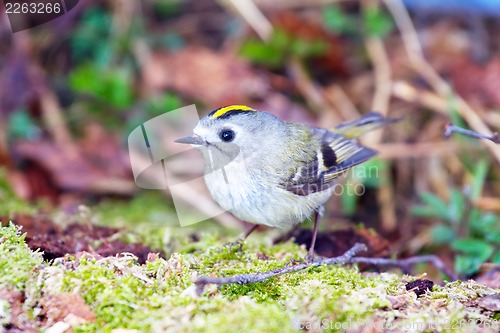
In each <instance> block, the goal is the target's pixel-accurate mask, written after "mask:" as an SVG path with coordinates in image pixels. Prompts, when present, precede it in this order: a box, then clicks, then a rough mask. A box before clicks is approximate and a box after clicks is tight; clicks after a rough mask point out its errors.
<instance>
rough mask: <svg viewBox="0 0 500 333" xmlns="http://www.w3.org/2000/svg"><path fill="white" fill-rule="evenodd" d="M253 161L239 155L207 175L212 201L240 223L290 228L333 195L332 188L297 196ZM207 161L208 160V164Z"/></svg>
mask: <svg viewBox="0 0 500 333" xmlns="http://www.w3.org/2000/svg"><path fill="white" fill-rule="evenodd" d="M248 161H251V159H248V158H247V159H245V160H243V158H242V157H241V155H239V156H238V157H237V158H236V159H235V160H233V161H232V162H230V163H229V164H227V165H226V166H224V167H223V168H222V169H218V170H215V171H213V172H208V173H205V183H206V185H207V187H208V190H209V191H210V193H211V195H212V197H213V199H214V200H215V201H216V202H217V203H218V204H219V205H220V206H221V207H222V208H223V209H225V210H227V211H229V212H231V213H232V214H233V215H235V216H236V217H238V218H240V219H241V220H244V221H247V222H250V223H255V224H263V225H267V226H270V227H281V228H284V227H287V226H292V225H295V224H297V223H300V222H302V221H303V220H305V219H306V218H308V217H309V216H310V215H312V213H313V212H314V210H315V209H317V208H318V206H320V205H322V204H323V203H324V202H325V201H326V200H327V199H328V198H329V197H330V195H331V192H332V190H333V189H330V190H327V191H323V192H318V193H313V194H310V195H308V196H298V195H295V194H293V193H290V192H288V191H286V190H284V189H283V188H281V187H279V186H278V184H275V183H271V182H269V179H270V178H269V177H270V176H272V175H266V174H264V172H263V171H262V170H256V169H255V168H252V163H250V162H248ZM207 162H208V161H207Z"/></svg>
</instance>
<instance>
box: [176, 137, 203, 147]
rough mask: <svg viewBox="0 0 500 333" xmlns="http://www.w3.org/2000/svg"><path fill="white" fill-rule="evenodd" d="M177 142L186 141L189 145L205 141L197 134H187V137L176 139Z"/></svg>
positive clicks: (200, 143)
mask: <svg viewBox="0 0 500 333" xmlns="http://www.w3.org/2000/svg"><path fill="white" fill-rule="evenodd" d="M175 142H177V143H185V144H188V145H204V144H205V141H203V139H202V138H200V137H199V136H197V135H193V136H186V137H185V138H180V139H177V140H175Z"/></svg>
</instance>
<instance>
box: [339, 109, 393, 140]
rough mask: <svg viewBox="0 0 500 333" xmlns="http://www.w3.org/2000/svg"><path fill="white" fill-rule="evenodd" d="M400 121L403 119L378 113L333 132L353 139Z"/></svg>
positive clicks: (368, 114)
mask: <svg viewBox="0 0 500 333" xmlns="http://www.w3.org/2000/svg"><path fill="white" fill-rule="evenodd" d="M400 120H401V118H386V117H384V116H383V115H381V114H380V113H378V112H370V113H367V114H365V115H363V116H362V117H360V118H358V119H356V120H352V121H347V122H343V123H341V124H339V125H338V126H336V127H335V128H333V129H332V130H331V131H332V132H334V133H337V134H340V135H342V136H343V137H345V138H348V139H352V138H357V137H358V136H361V135H363V134H365V133H367V132H370V131H373V130H375V129H378V128H381V127H383V126H385V125H387V124H390V123H394V122H397V121H400Z"/></svg>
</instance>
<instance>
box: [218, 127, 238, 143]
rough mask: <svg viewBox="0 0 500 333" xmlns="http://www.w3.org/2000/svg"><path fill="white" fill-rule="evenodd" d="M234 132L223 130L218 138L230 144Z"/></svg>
mask: <svg viewBox="0 0 500 333" xmlns="http://www.w3.org/2000/svg"><path fill="white" fill-rule="evenodd" d="M234 136H235V134H234V131H233V130H230V129H223V130H222V131H220V133H219V138H220V139H221V140H222V141H224V142H231V141H233V139H234Z"/></svg>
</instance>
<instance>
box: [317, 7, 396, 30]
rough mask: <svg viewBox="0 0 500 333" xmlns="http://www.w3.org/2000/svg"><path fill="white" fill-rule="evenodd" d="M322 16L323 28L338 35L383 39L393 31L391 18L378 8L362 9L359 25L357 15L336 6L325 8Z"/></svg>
mask: <svg viewBox="0 0 500 333" xmlns="http://www.w3.org/2000/svg"><path fill="white" fill-rule="evenodd" d="M322 16H323V17H322V18H323V25H324V27H325V28H326V29H327V30H330V31H334V32H336V33H338V34H347V35H359V34H365V35H368V36H375V37H380V38H384V37H386V36H387V35H388V34H389V33H390V32H391V31H392V30H393V29H394V23H393V21H392V16H390V15H389V14H387V13H386V12H385V11H383V10H382V9H380V7H379V6H377V7H374V6H370V7H366V8H363V9H362V20H363V21H362V22H361V24H360V22H359V16H358V15H357V14H349V13H347V12H346V11H344V9H343V8H342V7H341V6H340V5H338V4H334V5H330V6H326V7H325V9H324V10H323V11H322Z"/></svg>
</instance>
